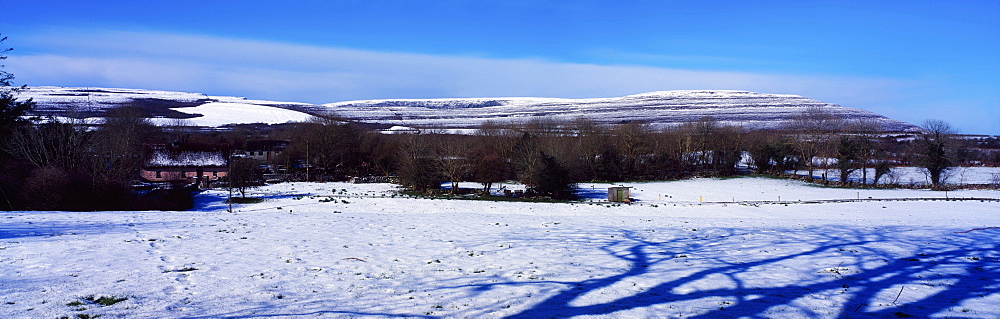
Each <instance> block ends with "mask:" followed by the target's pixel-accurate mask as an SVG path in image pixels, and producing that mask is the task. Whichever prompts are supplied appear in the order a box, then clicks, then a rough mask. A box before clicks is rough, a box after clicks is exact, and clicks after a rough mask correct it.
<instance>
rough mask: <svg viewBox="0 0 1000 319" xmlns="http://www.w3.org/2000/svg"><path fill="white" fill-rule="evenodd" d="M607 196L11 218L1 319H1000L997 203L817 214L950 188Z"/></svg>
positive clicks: (358, 199)
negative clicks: (629, 200)
mask: <svg viewBox="0 0 1000 319" xmlns="http://www.w3.org/2000/svg"><path fill="white" fill-rule="evenodd" d="M606 186H608V185H607V184H581V185H580V190H581V193H582V194H584V195H585V196H586V197H588V198H590V201H584V202H579V203H527V202H487V201H468V200H442V199H417V198H406V197H402V196H399V195H397V194H396V191H395V188H394V186H392V185H389V184H360V185H354V184H341V183H326V184H317V183H290V184H278V185H271V186H267V187H265V188H262V189H259V190H258V192H257V194H255V196H259V197H263V198H266V199H267V200H266V201H264V202H262V203H259V204H247V205H238V206H236V207H235V208H236V209H235V211H234V212H227V206H226V205H225V204H224V203H223V200H224V199H225V195H226V194H225V193H224V192H221V191H209V192H205V193H203V194H202V195H200V197H199V200H198V206H199V207H198V209H197V210H196V211H188V212H88V213H70V212H0V296H2V297H0V299H2V300H0V317H3V318H58V317H62V316H68V317H74V316H77V315H89V316H95V315H101V316H102V318H117V317H130V318H148V317H168V318H172V317H185V318H209V317H211V318H220V317H221V318H246V317H296V318H298V317H383V318H388V317H458V318H479V317H487V318H490V317H518V318H539V317H540V318H549V317H578V318H587V317H622V318H646V317H655V318H665V317H685V318H689V317H702V318H717V317H769V318H840V317H845V318H886V317H905V316H912V317H914V318H924V317H959V318H997V317H1000V251H998V248H997V245H998V244H1000V239H998V238H1000V229H998V228H996V227H998V226H1000V202H997V201H871V202H852V203H831V204H808V203H804V202H803V203H799V201H800V200H801V201H808V200H816V199H856V198H868V197H871V198H873V199H879V198H943V197H945V196H946V195H945V193H943V192H933V191H924V190H854V189H833V188H821V187H816V186H810V185H807V184H804V183H800V182H795V181H788V180H776V179H764V178H738V179H729V180H717V179H695V180H687V181H677V182H650V183H637V184H628V185H627V186H632V187H635V188H634V189H633V197H635V198H636V199H637V200H638V201H637V203H636V204H632V205H617V204H616V205H609V204H607V203H600V202H599V201H600V198H602V197H604V196H605V193H606V192H605V190H604V189H603V188H604V187H606ZM779 196H780V200H781V202H778V200H779V198H778V197H779ZM947 196H948V197H950V198H955V197H977V198H1000V191H954V192H948V194H947ZM732 200H736V201H771V202H752V203H745V204H742V205H741V204H731V203H730V204H722V203H716V202H723V201H732ZM710 202H712V203H710ZM101 297H107V298H103V299H102V298H101ZM123 298H124V300H122V301H120V302H117V303H114V301H116V300H121V299H123ZM91 300H94V301H97V302H93V301H91ZM112 303H113V304H112ZM103 304H108V305H103Z"/></svg>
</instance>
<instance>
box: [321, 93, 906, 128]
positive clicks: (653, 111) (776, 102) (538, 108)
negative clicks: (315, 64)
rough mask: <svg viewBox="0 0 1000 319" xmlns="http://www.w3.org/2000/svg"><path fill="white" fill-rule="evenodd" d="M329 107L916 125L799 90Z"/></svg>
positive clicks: (468, 114)
mask: <svg viewBox="0 0 1000 319" xmlns="http://www.w3.org/2000/svg"><path fill="white" fill-rule="evenodd" d="M326 106H328V107H329V108H330V110H331V111H333V112H334V113H336V114H338V115H340V116H343V117H346V118H350V119H359V120H362V119H363V120H364V121H368V122H378V123H385V124H396V125H403V124H405V125H417V126H419V125H430V126H442V127H452V128H456V127H457V128H463V127H465V128H468V127H473V126H476V125H478V124H479V123H482V122H484V121H486V120H493V121H500V122H506V121H527V120H532V119H539V118H546V119H553V120H573V119H576V118H580V117H586V118H590V119H594V120H596V121H598V122H602V123H633V122H635V123H648V124H652V125H654V126H668V125H674V124H679V123H684V122H692V121H696V120H698V119H701V118H703V117H709V116H710V117H712V118H714V119H716V120H718V121H720V122H723V123H727V124H737V125H742V126H744V127H748V128H780V127H781V126H782V125H783V124H784V122H786V121H787V120H789V119H790V118H792V117H794V116H795V115H797V114H801V113H802V112H803V111H804V110H805V109H806V108H809V107H822V108H824V109H825V110H827V111H829V112H830V113H833V114H837V115H840V116H842V117H843V118H845V119H872V120H875V121H877V122H878V123H879V124H881V125H882V127H883V129H884V130H886V131H915V130H917V128H916V127H915V126H914V125H912V124H909V123H905V122H901V121H896V120H892V119H889V118H886V117H884V116H881V115H879V114H876V113H872V112H869V111H864V110H860V109H855V108H848V107H842V106H839V105H835V104H830V103H826V102H822V101H817V100H813V99H809V98H805V97H802V96H798V95H787V94H765V93H755V92H747V91H719V90H715V91H661V92H650V93H643V94H636V95H629V96H624V97H615V98H596V99H553V98H493V99H486V98H474V99H428V100H368V101H349V102H340V103H331V104H326Z"/></svg>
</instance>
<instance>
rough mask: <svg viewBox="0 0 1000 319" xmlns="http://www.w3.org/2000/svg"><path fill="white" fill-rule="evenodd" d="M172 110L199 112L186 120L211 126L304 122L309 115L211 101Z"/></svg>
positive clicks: (250, 105) (272, 108) (251, 105)
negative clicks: (196, 115) (198, 115)
mask: <svg viewBox="0 0 1000 319" xmlns="http://www.w3.org/2000/svg"><path fill="white" fill-rule="evenodd" d="M174 110H177V111H180V112H184V113H188V114H200V115H201V116H200V117H196V118H191V119H187V120H188V121H191V122H192V123H194V125H198V126H213V127H214V126H223V125H227V124H253V123H265V124H281V123H288V122H305V121H306V120H308V119H309V118H310V117H311V115H309V114H306V113H302V112H298V111H292V110H286V109H282V108H277V107H273V106H265V105H256V104H246V103H228V102H211V103H205V104H202V105H199V106H195V107H182V108H175V109H174ZM165 120H166V119H165Z"/></svg>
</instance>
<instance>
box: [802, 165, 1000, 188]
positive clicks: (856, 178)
mask: <svg viewBox="0 0 1000 319" xmlns="http://www.w3.org/2000/svg"><path fill="white" fill-rule="evenodd" d="M795 174H798V175H802V176H809V172H808V171H805V170H799V171H795ZM824 174H825V175H826V179H828V180H830V181H840V170H837V169H816V170H814V171H813V177H814V178H817V179H822V178H823V176H824ZM862 177H864V175H862V172H861V170H860V169H859V170H856V171H854V172H852V173H851V175H850V176H849V177H848V179H849V180H850V181H852V182H860V181H861V179H862ZM865 178H866V179H865V180H866V181H867V182H868V183H869V184H871V183H872V182H873V181H874V180H875V169H872V168H869V169H868V175H867V177H865ZM941 182H942V183H943V184H946V185H956V186H963V185H989V184H1000V167H952V168H950V169H948V170H946V171H945V172H944V174H942V175H941ZM879 184H909V185H931V178H930V175H928V174H927V171H926V170H924V169H921V168H919V167H909V166H902V167H893V168H892V170H891V171H889V174H887V175H886V176H884V177H882V178H881V179H880V180H879Z"/></svg>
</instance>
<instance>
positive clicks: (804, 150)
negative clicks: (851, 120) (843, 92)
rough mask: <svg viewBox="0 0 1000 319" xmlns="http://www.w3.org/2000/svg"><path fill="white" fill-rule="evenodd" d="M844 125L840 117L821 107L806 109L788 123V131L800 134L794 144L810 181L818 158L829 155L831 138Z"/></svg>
mask: <svg viewBox="0 0 1000 319" xmlns="http://www.w3.org/2000/svg"><path fill="white" fill-rule="evenodd" d="M842 125H843V119H842V118H841V117H840V116H837V115H836V114H833V113H831V112H829V111H828V110H826V109H825V108H823V107H819V106H811V107H808V108H806V109H805V110H804V111H803V112H802V113H800V114H798V115H796V116H794V117H793V118H792V119H791V120H790V121H789V122H788V123H786V126H787V129H789V130H792V131H795V132H797V133H798V136H797V137H796V138H795V139H793V142H794V144H795V148H796V149H797V150H798V152H799V161H800V162H801V163H804V164H805V165H806V169H807V170H808V172H809V178H810V179H812V178H813V172H814V171H815V159H816V157H817V156H820V155H824V154H828V153H829V149H830V144H831V143H830V142H831V140H832V139H831V137H830V136H831V135H832V134H833V133H835V132H836V131H837V130H839V129H840V128H841V126H842Z"/></svg>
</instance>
